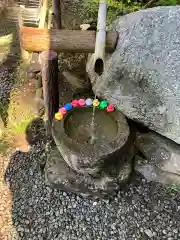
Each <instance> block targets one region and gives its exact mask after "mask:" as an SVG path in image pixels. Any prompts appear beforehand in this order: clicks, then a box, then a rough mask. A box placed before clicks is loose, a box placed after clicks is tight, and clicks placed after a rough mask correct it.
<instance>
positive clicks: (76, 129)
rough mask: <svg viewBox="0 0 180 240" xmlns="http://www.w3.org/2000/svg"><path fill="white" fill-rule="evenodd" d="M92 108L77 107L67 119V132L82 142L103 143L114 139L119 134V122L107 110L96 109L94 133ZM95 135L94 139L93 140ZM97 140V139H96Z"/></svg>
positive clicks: (72, 137) (65, 125)
mask: <svg viewBox="0 0 180 240" xmlns="http://www.w3.org/2000/svg"><path fill="white" fill-rule="evenodd" d="M91 125H92V108H76V109H74V110H73V111H72V112H70V113H69V114H68V115H67V116H66V119H65V123H64V127H65V131H66V134H67V135H68V136H69V137H70V138H71V139H73V140H76V141H78V142H80V143H84V142H89V143H91V144H92V143H97V142H98V143H99V144H103V143H106V142H110V141H112V140H113V139H114V138H115V137H116V134H117V123H116V121H115V120H114V118H113V116H112V115H111V114H109V113H107V112H106V111H105V110H100V109H96V112H95V116H94V134H93V133H92V127H91ZM92 137H93V141H92ZM94 140H95V141H94Z"/></svg>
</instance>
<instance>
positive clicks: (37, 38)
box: [21, 27, 117, 53]
mask: <svg viewBox="0 0 180 240" xmlns="http://www.w3.org/2000/svg"><path fill="white" fill-rule="evenodd" d="M95 40H96V32H95V31H81V30H72V31H70V30H58V29H50V30H49V29H40V28H31V27H22V28H21V44H22V47H23V48H24V49H25V50H27V51H29V52H43V51H46V50H49V49H50V50H53V51H55V52H78V53H81V52H84V53H94V48H95ZM116 40H117V33H116V32H107V39H106V52H113V51H114V50H115V47H116Z"/></svg>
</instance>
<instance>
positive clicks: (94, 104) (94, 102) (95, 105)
mask: <svg viewBox="0 0 180 240" xmlns="http://www.w3.org/2000/svg"><path fill="white" fill-rule="evenodd" d="M99 104H100V102H99V100H98V99H94V101H93V106H94V107H98V106H99Z"/></svg>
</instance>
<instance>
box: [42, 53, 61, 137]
mask: <svg viewBox="0 0 180 240" xmlns="http://www.w3.org/2000/svg"><path fill="white" fill-rule="evenodd" d="M39 61H40V64H41V73H42V86H43V97H44V105H45V122H46V124H47V125H46V126H47V128H46V130H47V135H50V134H51V125H52V120H53V118H54V114H55V112H57V111H58V107H59V86H58V55H57V53H56V52H54V51H44V52H42V53H40V54H39Z"/></svg>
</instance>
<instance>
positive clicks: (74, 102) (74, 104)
mask: <svg viewBox="0 0 180 240" xmlns="http://www.w3.org/2000/svg"><path fill="white" fill-rule="evenodd" d="M71 104H72V106H73V107H78V105H79V104H78V100H73V101H72V102H71Z"/></svg>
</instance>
